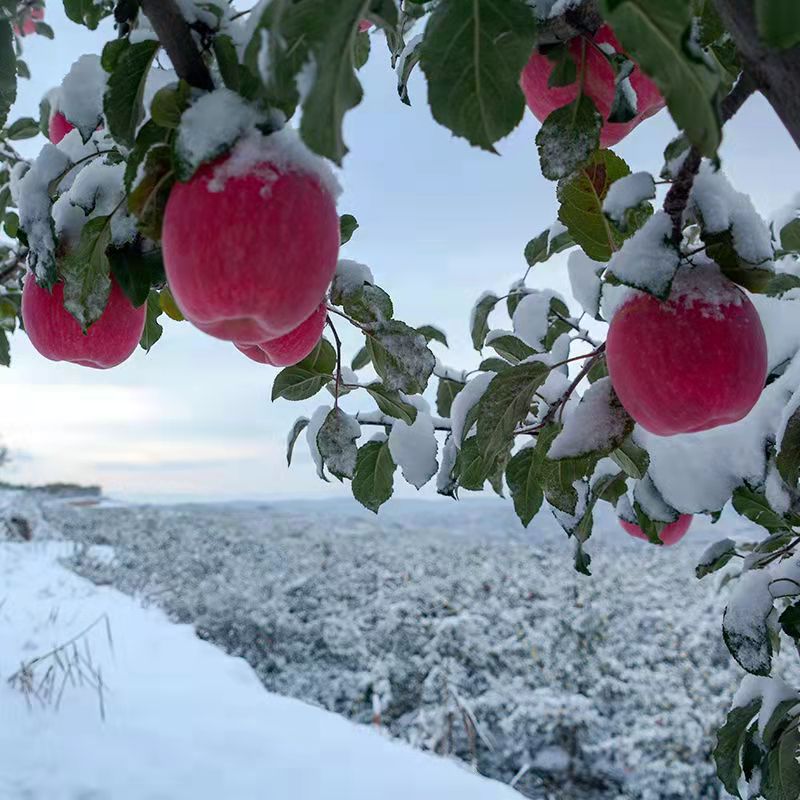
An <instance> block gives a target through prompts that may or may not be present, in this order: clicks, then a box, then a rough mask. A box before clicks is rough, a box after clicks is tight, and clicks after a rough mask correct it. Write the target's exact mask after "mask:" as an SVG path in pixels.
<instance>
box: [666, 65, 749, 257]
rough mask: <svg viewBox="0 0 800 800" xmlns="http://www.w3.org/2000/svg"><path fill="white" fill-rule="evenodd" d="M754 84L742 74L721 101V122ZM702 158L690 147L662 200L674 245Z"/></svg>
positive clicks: (747, 94)
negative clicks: (670, 221)
mask: <svg viewBox="0 0 800 800" xmlns="http://www.w3.org/2000/svg"><path fill="white" fill-rule="evenodd" d="M756 88H757V87H756V84H755V82H754V81H753V79H752V78H751V77H750V75H749V74H748V73H747V72H743V73H742V74H741V76H740V77H739V80H738V81H737V82H736V85H735V86H734V87H733V89H731V91H730V93H729V94H728V96H727V97H726V98H725V99H724V100H723V101H722V122H723V124H724V123H726V122H727V121H728V120H729V119H731V117H733V116H734V115H735V114H736V113H737V112H738V111H739V109H740V108H741V107H742V106H743V105H744V102H745V100H747V98H748V97H750V95H751V94H753V92H755V90H756ZM702 160H703V159H702V156H701V155H700V152H699V151H698V149H697V148H696V147H692V148H691V149H690V150H689V152H688V153H687V154H686V158H685V159H684V161H683V164H682V166H681V168H680V170H679V172H678V174H677V175H676V176H675V180H674V181H673V184H672V186H670V189H669V191H668V192H667V196H666V197H665V198H664V211H666V212H667V214H669V216H670V217H671V218H672V240H673V241H674V242H675V244H676V245H679V244H680V243H681V238H682V236H683V212H684V211H685V210H686V206H687V204H688V202H689V195H690V194H691V192H692V185H693V184H694V179H695V176H696V175H697V171H698V170H699V169H700V162H701V161H702Z"/></svg>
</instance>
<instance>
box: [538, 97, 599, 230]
mask: <svg viewBox="0 0 800 800" xmlns="http://www.w3.org/2000/svg"><path fill="white" fill-rule="evenodd" d="M602 125H603V118H602V117H601V116H600V113H599V112H598V110H597V108H596V107H595V105H594V103H593V102H592V101H591V100H590V99H589V98H588V97H587V96H586V95H584V94H581V95H579V96H578V98H577V99H576V100H575V101H574V102H572V103H570V104H569V105H566V106H563V107H561V108H557V109H556V110H555V111H553V112H552V113H551V114H550V115H549V116H548V117H547V119H546V120H545V121H544V123H542V127H541V128H540V129H539V133H537V134H536V146H537V147H538V148H539V161H540V164H541V168H542V175H544V177H545V178H547V179H548V180H551V181H557V180H559V179H561V178H566V177H567V176H568V175H571V174H572V173H574V172H575V171H576V170H578V169H579V168H580V167H581V166H582V165H583V164H585V163H586V162H587V161H588V160H589V159H590V157H591V156H592V153H594V152H595V151H596V150H597V148H598V147H599V145H600V129H601V127H602ZM567 227H569V226H567ZM571 232H572V231H571ZM573 235H574V234H573Z"/></svg>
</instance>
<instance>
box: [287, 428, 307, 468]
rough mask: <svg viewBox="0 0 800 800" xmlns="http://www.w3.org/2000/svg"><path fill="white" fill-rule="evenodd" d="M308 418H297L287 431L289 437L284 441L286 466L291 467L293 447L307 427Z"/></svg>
mask: <svg viewBox="0 0 800 800" xmlns="http://www.w3.org/2000/svg"><path fill="white" fill-rule="evenodd" d="M309 421H310V420H309V419H308V417H298V418H297V419H296V420H295V421H294V425H292V429H291V430H290V431H289V436H288V438H287V440H286V466H288V467H291V466H292V455H293V454H294V446H295V444H297V439H298V437H299V436H300V434H301V433H302V432H303V431H304V430H305V429H306V428H307V427H308V423H309Z"/></svg>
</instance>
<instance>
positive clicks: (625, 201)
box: [603, 172, 656, 230]
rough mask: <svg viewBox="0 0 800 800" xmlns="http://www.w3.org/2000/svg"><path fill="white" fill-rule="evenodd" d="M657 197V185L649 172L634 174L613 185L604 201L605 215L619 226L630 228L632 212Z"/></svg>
mask: <svg viewBox="0 0 800 800" xmlns="http://www.w3.org/2000/svg"><path fill="white" fill-rule="evenodd" d="M655 196H656V184H655V181H654V180H653V176H652V175H651V174H650V173H649V172H634V173H631V174H630V175H626V176H625V177H623V178H620V179H619V180H616V181H614V183H612V184H611V188H610V189H609V190H608V193H607V194H606V197H605V200H604V201H603V213H604V214H605V215H606V216H607V217H608V218H609V219H610V220H611V221H612V222H614V223H615V224H616V225H617V226H619V227H620V228H622V229H623V230H625V229H626V228H627V227H628V223H629V217H630V212H631V211H632V210H635V209H640V208H641V207H642V206H643V205H645V204H646V205H647V206H648V207H650V204H649V203H648V201H649V200H653V199H654V198H655Z"/></svg>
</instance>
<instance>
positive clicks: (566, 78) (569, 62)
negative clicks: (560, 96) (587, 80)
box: [542, 44, 578, 89]
mask: <svg viewBox="0 0 800 800" xmlns="http://www.w3.org/2000/svg"><path fill="white" fill-rule="evenodd" d="M542 50H543V52H544V55H546V56H547V57H548V58H549V59H550V60H551V61H552V62H553V70H552V72H551V73H550V77H549V78H548V79H547V85H548V86H549V87H550V88H551V89H552V88H554V87H557V86H570V85H572V84H573V83H575V81H576V80H578V65H577V64H576V63H575V59H574V58H573V57H572V53H571V52H570V49H569V47H568V46H567V45H566V44H557V45H553V46H551V47H548V48H542Z"/></svg>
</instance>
